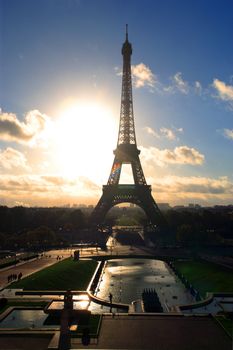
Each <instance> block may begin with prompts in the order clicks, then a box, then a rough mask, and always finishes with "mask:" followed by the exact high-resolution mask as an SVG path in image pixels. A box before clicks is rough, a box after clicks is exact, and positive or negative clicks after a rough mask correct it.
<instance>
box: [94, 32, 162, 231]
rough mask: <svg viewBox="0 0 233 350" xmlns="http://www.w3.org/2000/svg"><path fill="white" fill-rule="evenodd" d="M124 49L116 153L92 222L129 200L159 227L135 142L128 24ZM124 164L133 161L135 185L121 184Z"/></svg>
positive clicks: (155, 207) (149, 220) (149, 188)
mask: <svg viewBox="0 0 233 350" xmlns="http://www.w3.org/2000/svg"><path fill="white" fill-rule="evenodd" d="M121 53H122V55H123V75H122V92H121V110H120V125H119V133H118V141H117V147H116V149H115V151H113V153H114V155H115V157H114V161H113V165H112V169H111V173H110V176H109V179H108V183H107V185H104V186H103V194H102V196H101V198H100V200H99V202H98V204H97V205H96V207H95V209H94V210H93V212H92V215H91V223H92V224H94V225H101V224H103V221H104V218H105V216H106V214H107V212H108V211H109V209H111V208H112V207H113V206H115V205H117V204H120V203H125V202H129V203H133V204H136V205H138V206H139V207H141V208H142V209H143V210H144V211H145V213H146V215H147V219H148V224H149V225H152V226H156V227H157V228H159V227H162V226H164V218H163V216H162V214H161V212H160V210H159V208H158V206H157V204H156V202H155V201H154V199H153V197H152V195H151V186H150V185H147V183H146V179H145V176H144V174H143V170H142V166H141V163H140V159H139V154H140V151H139V150H138V148H137V143H136V135H135V127H134V113H133V97H132V79H131V55H132V45H131V44H130V42H129V41H128V28H127V25H126V39H125V42H124V44H123V46H122V50H121ZM122 164H131V167H132V173H133V179H134V184H133V185H131V184H130V185H127V184H124V185H121V184H119V179H120V175H121V168H122Z"/></svg>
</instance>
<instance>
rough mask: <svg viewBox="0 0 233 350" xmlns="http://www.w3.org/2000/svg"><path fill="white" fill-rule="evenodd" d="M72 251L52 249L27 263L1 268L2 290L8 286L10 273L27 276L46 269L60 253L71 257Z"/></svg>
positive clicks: (64, 256) (0, 284) (55, 260)
mask: <svg viewBox="0 0 233 350" xmlns="http://www.w3.org/2000/svg"><path fill="white" fill-rule="evenodd" d="M71 253H72V251H70V250H51V251H48V252H46V253H45V254H44V256H43V257H42V258H38V259H33V260H31V261H27V262H25V263H19V264H17V265H12V266H11V267H9V268H7V269H3V270H0V290H2V289H3V288H6V287H7V285H8V276H9V275H11V274H17V275H18V274H19V273H20V272H21V273H22V275H23V277H26V276H28V275H30V274H32V273H34V272H36V271H39V270H41V269H44V268H45V267H47V266H50V265H52V264H55V263H56V262H57V261H58V260H57V256H58V255H59V256H60V257H62V259H64V258H67V257H69V256H70V255H71Z"/></svg>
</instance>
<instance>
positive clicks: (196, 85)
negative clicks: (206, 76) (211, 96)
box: [194, 81, 202, 95]
mask: <svg viewBox="0 0 233 350" xmlns="http://www.w3.org/2000/svg"><path fill="white" fill-rule="evenodd" d="M194 89H195V92H196V94H198V95H201V93H202V85H201V83H200V82H199V81H195V83H194Z"/></svg>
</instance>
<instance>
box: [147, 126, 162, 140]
mask: <svg viewBox="0 0 233 350" xmlns="http://www.w3.org/2000/svg"><path fill="white" fill-rule="evenodd" d="M143 130H145V131H146V132H147V134H149V135H152V136H154V137H157V138H159V137H160V136H159V134H158V133H157V132H156V131H155V130H154V129H152V128H151V127H149V126H145V127H144V128H143Z"/></svg>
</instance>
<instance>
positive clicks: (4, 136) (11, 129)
mask: <svg viewBox="0 0 233 350" xmlns="http://www.w3.org/2000/svg"><path fill="white" fill-rule="evenodd" d="M48 120H49V117H47V116H46V115H45V114H42V113H40V112H39V111H38V110H32V111H29V112H28V113H27V114H26V116H25V119H24V121H20V120H19V119H18V118H17V116H16V114H13V113H3V112H0V139H1V140H4V141H14V142H19V143H29V142H30V141H32V140H33V139H35V138H36V137H37V136H38V134H40V133H41V132H42V131H43V130H44V129H45V126H46V123H47V121H48Z"/></svg>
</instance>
